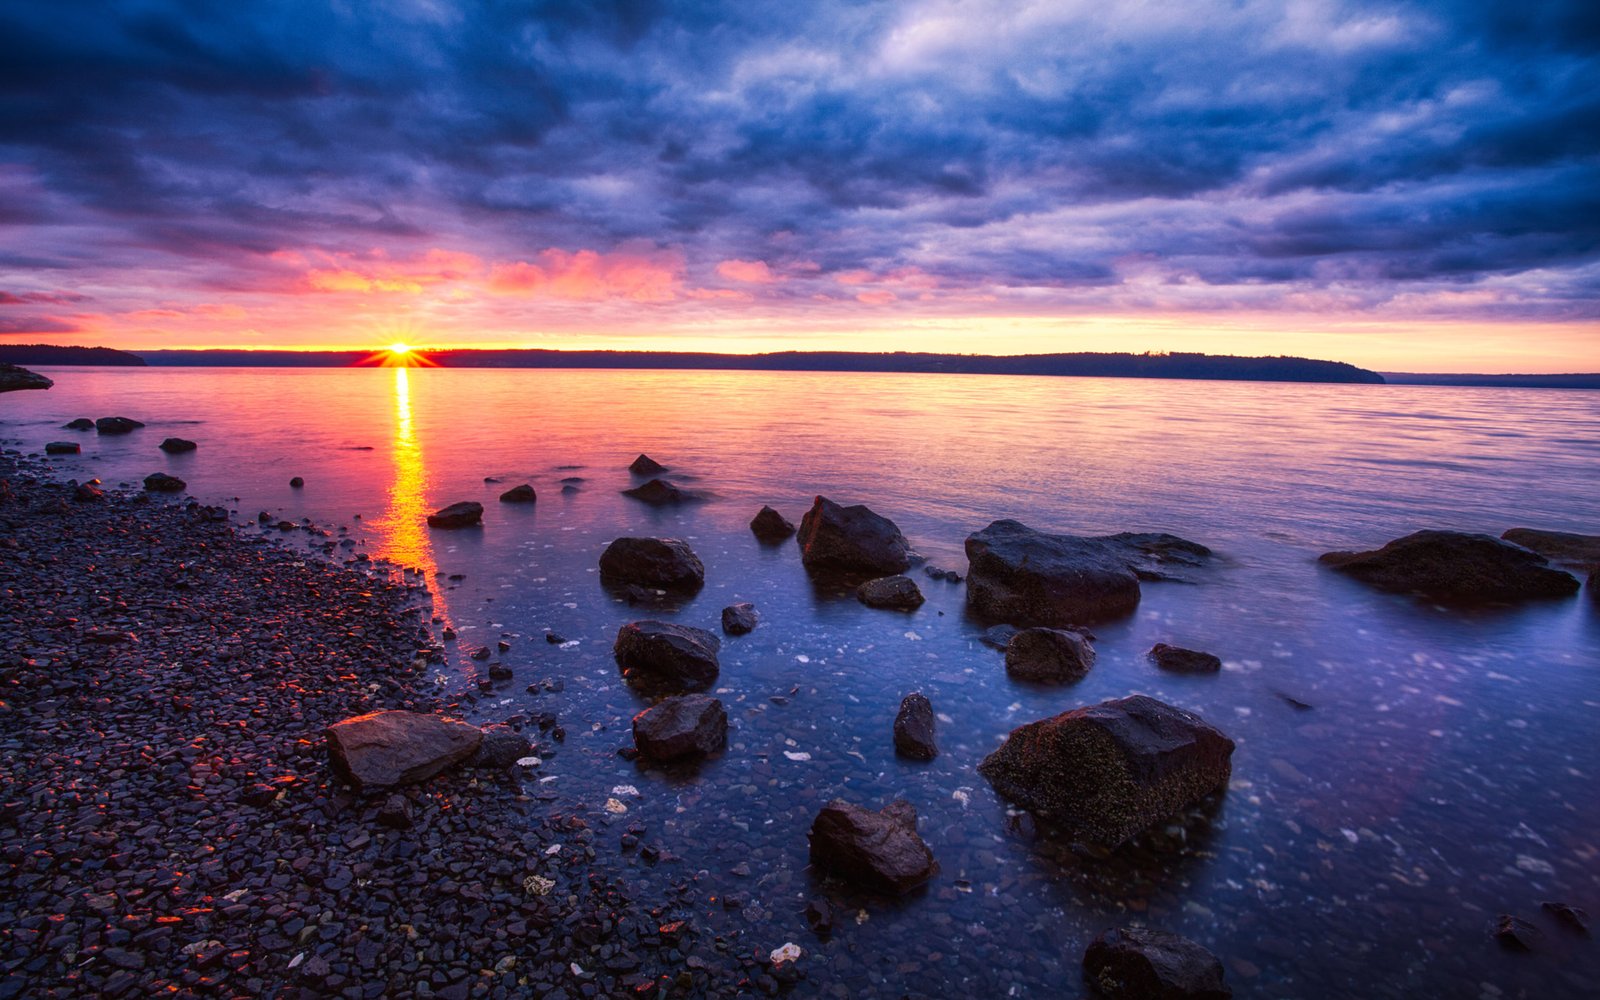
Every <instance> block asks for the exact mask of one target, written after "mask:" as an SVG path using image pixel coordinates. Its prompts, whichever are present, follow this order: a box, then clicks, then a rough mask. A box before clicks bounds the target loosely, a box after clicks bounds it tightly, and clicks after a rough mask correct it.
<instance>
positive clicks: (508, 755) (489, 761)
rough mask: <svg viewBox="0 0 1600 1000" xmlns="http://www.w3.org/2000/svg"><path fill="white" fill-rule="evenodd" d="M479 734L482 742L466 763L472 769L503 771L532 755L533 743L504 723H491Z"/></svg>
mask: <svg viewBox="0 0 1600 1000" xmlns="http://www.w3.org/2000/svg"><path fill="white" fill-rule="evenodd" d="M479 732H481V733H482V734H483V740H482V742H480V743H479V744H478V749H477V750H475V751H473V754H472V757H471V759H469V760H468V761H467V763H468V764H469V765H471V766H472V767H481V768H484V769H486V770H491V771H504V770H505V769H506V768H508V767H510V766H511V765H513V764H515V763H516V762H517V761H519V760H521V759H522V758H524V757H526V756H528V755H529V754H531V753H533V741H532V740H530V739H528V737H526V736H524V735H522V734H521V733H519V732H517V731H516V730H515V729H512V728H511V727H510V726H508V725H505V724H504V723H499V722H495V723H491V724H489V725H487V726H484V727H483V728H482V729H481V730H479Z"/></svg>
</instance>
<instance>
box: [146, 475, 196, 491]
mask: <svg viewBox="0 0 1600 1000" xmlns="http://www.w3.org/2000/svg"><path fill="white" fill-rule="evenodd" d="M188 485H189V484H188V483H185V482H184V481H183V480H181V479H179V478H178V477H177V476H169V475H167V474H166V473H165V472H152V473H150V475H148V476H145V477H144V488H145V489H147V490H150V491H151V492H153V493H182V492H183V491H184V489H185V487H187V486H188Z"/></svg>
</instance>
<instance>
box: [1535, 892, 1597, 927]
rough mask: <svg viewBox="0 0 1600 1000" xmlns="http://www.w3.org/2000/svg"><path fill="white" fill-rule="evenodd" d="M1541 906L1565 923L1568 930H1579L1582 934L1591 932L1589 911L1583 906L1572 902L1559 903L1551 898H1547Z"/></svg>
mask: <svg viewBox="0 0 1600 1000" xmlns="http://www.w3.org/2000/svg"><path fill="white" fill-rule="evenodd" d="M1539 906H1540V907H1541V908H1542V909H1543V910H1544V912H1546V913H1548V914H1550V915H1551V916H1552V917H1555V918H1556V920H1557V921H1559V922H1560V923H1561V924H1563V925H1565V926H1566V927H1567V929H1568V930H1574V931H1578V932H1579V933H1582V934H1587V933H1589V911H1588V910H1585V909H1584V908H1583V907H1581V906H1573V905H1572V904H1571V903H1557V902H1554V901H1551V900H1545V901H1544V902H1542V903H1540V904H1539Z"/></svg>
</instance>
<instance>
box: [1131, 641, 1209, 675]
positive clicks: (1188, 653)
mask: <svg viewBox="0 0 1600 1000" xmlns="http://www.w3.org/2000/svg"><path fill="white" fill-rule="evenodd" d="M1149 655H1150V659H1152V660H1154V661H1155V664H1156V666H1158V667H1160V668H1161V669H1162V670H1165V671H1167V672H1169V673H1174V674H1214V673H1216V672H1217V671H1219V670H1221V669H1222V661H1221V660H1220V659H1218V658H1217V657H1215V656H1213V655H1211V654H1210V653H1202V652H1201V651H1200V650H1198V649H1184V648H1183V647H1182V646H1169V645H1167V644H1166V643H1164V642H1158V643H1156V644H1155V645H1154V646H1152V647H1150V654H1149Z"/></svg>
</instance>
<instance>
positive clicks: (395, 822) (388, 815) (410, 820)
mask: <svg viewBox="0 0 1600 1000" xmlns="http://www.w3.org/2000/svg"><path fill="white" fill-rule="evenodd" d="M378 822H379V823H380V824H381V825H383V826H386V827H388V828H389V829H391V830H409V829H411V827H412V825H413V824H414V823H415V822H416V818H415V816H414V815H413V813H412V809H411V801H410V800H409V799H407V798H406V797H405V796H404V795H391V796H389V797H388V798H387V799H385V800H384V801H383V808H381V809H379V810H378Z"/></svg>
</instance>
